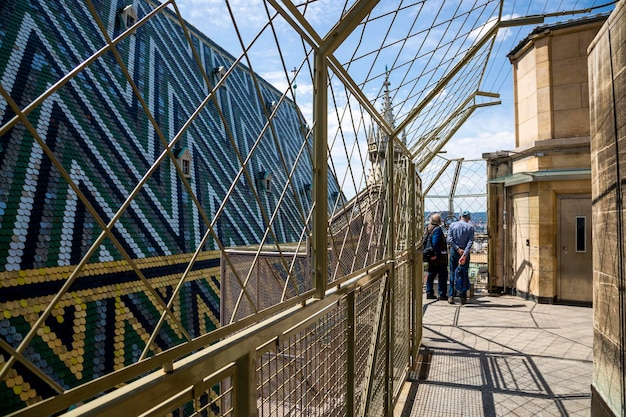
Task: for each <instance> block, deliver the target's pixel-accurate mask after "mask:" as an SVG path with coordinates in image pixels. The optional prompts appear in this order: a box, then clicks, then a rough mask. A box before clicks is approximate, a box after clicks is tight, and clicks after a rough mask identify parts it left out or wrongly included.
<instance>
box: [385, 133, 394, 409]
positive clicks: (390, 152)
mask: <svg viewBox="0 0 626 417" xmlns="http://www.w3.org/2000/svg"><path fill="white" fill-rule="evenodd" d="M393 142H394V137H390V138H389V139H388V140H387V151H386V158H385V163H386V164H387V166H386V167H385V168H386V170H385V171H386V177H387V187H386V191H387V210H386V213H387V257H388V259H389V261H390V264H391V265H390V268H389V273H388V274H389V277H388V286H387V288H388V293H387V309H386V311H387V317H386V319H387V356H386V367H385V368H386V369H385V374H386V375H385V376H386V381H387V389H386V391H387V392H386V396H385V410H386V412H385V415H386V416H391V415H392V414H393V377H394V375H393V368H394V363H393V352H394V345H395V343H394V334H395V303H394V290H395V279H396V277H395V276H396V273H395V272H396V262H395V255H396V238H395V236H396V234H395V218H394V216H395V214H396V210H395V178H394V175H395V171H394V165H395V154H394V143H393Z"/></svg>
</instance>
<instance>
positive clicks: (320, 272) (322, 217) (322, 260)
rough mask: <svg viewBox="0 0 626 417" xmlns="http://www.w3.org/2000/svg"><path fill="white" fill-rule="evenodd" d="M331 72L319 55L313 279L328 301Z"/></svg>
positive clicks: (314, 157)
mask: <svg viewBox="0 0 626 417" xmlns="http://www.w3.org/2000/svg"><path fill="white" fill-rule="evenodd" d="M327 80H328V69H327V67H326V58H325V56H324V55H320V54H319V53H316V54H315V88H314V92H313V102H314V105H313V109H314V112H315V113H314V115H313V119H314V121H315V130H314V137H313V196H314V197H313V199H314V202H313V204H314V205H315V207H314V209H313V236H312V240H313V253H312V264H313V275H314V277H313V280H314V282H315V289H316V296H317V298H319V299H322V298H324V294H325V293H326V282H327V280H328V279H327V275H328V236H327V227H328V131H327V125H328V114H327V110H328V89H327V86H326V85H327Z"/></svg>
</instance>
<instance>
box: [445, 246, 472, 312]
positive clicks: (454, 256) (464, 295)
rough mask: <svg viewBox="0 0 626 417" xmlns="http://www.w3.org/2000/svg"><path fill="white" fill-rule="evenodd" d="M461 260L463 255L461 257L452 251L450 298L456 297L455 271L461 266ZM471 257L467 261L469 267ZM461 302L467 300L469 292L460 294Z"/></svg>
mask: <svg viewBox="0 0 626 417" xmlns="http://www.w3.org/2000/svg"><path fill="white" fill-rule="evenodd" d="M459 259H461V255H459V254H458V253H457V252H455V251H451V253H450V285H448V297H454V270H455V269H456V267H457V266H459ZM469 261H470V257H469V254H468V255H467V258H466V259H465V264H466V265H469ZM459 297H460V298H461V300H465V299H467V291H461V293H460V294H459Z"/></svg>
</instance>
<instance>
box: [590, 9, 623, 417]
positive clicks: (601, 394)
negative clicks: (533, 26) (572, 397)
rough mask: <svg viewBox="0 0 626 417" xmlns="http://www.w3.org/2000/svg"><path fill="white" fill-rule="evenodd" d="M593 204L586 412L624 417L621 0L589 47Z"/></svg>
mask: <svg viewBox="0 0 626 417" xmlns="http://www.w3.org/2000/svg"><path fill="white" fill-rule="evenodd" d="M589 110H590V112H589V113H590V122H591V172H592V184H591V188H592V207H593V237H594V246H593V313H594V314H593V315H594V343H593V364H594V365H593V379H592V384H591V389H592V396H591V415H592V416H594V417H597V416H625V415H626V375H625V374H626V372H625V367H624V362H625V360H626V354H625V344H626V343H625V342H626V298H625V295H626V293H625V291H626V272H625V266H626V262H625V261H624V260H625V259H626V246H625V245H624V242H625V238H624V237H625V236H626V224H625V220H626V210H625V209H624V194H625V191H626V190H625V187H626V2H624V1H623V0H622V1H620V2H619V3H618V4H617V5H616V7H615V10H614V11H613V13H611V16H610V17H609V19H608V21H607V22H606V23H605V24H604V26H603V27H602V29H601V30H600V32H599V33H598V35H597V36H596V38H595V39H594V41H593V42H592V44H591V46H590V47H589Z"/></svg>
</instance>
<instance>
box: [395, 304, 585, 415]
mask: <svg viewBox="0 0 626 417" xmlns="http://www.w3.org/2000/svg"><path fill="white" fill-rule="evenodd" d="M456 300H457V302H456V304H455V305H450V304H448V303H447V302H445V301H437V300H426V298H425V297H424V319H423V324H424V334H423V339H422V346H421V349H420V363H418V366H417V370H416V371H413V372H411V373H410V375H409V381H408V382H407V383H406V384H405V385H404V387H403V392H402V395H401V398H400V400H399V402H398V405H397V406H396V409H395V413H394V416H396V417H409V416H429V417H437V416H455V417H458V416H470V417H473V416H486V417H492V416H561V417H562V416H589V414H590V410H591V374H592V369H593V364H592V355H593V352H592V346H593V310H592V309H591V308H588V307H571V306H562V305H548V304H535V303H533V302H530V301H526V300H523V299H521V298H518V297H513V296H501V297H497V296H493V297H492V296H487V295H485V296H475V297H473V298H472V299H471V300H470V301H469V302H468V303H467V304H465V305H463V306H461V304H460V303H459V301H458V298H457V299H456Z"/></svg>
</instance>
